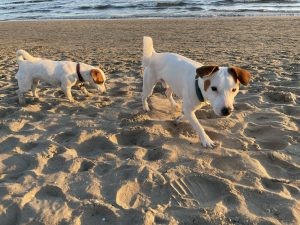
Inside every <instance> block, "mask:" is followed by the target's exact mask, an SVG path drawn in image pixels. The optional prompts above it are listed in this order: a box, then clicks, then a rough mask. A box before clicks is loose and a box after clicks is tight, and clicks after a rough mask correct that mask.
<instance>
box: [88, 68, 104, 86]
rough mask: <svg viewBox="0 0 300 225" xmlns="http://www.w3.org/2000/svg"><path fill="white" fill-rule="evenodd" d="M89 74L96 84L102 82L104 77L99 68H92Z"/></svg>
mask: <svg viewBox="0 0 300 225" xmlns="http://www.w3.org/2000/svg"><path fill="white" fill-rule="evenodd" d="M91 76H92V78H93V80H94V82H95V83H96V84H103V82H104V78H103V76H102V74H101V72H100V71H99V70H97V69H92V70H91Z"/></svg>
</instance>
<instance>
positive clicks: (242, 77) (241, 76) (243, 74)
mask: <svg viewBox="0 0 300 225" xmlns="http://www.w3.org/2000/svg"><path fill="white" fill-rule="evenodd" d="M228 73H229V74H230V75H231V76H232V77H233V79H234V81H235V82H236V83H237V81H239V82H241V84H243V85H248V84H249V82H250V78H251V74H250V73H249V72H248V71H247V70H244V69H241V68H239V67H230V68H228Z"/></svg>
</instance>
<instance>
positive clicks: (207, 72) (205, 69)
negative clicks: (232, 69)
mask: <svg viewBox="0 0 300 225" xmlns="http://www.w3.org/2000/svg"><path fill="white" fill-rule="evenodd" d="M218 70H219V67H218V66H201V67H199V68H197V69H196V73H197V75H196V78H198V77H201V78H202V77H205V76H211V75H212V74H213V73H215V72H217V71H218Z"/></svg>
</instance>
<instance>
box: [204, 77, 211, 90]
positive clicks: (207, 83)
mask: <svg viewBox="0 0 300 225" xmlns="http://www.w3.org/2000/svg"><path fill="white" fill-rule="evenodd" d="M209 86H210V80H209V79H208V80H205V81H204V91H207V89H208V88H209Z"/></svg>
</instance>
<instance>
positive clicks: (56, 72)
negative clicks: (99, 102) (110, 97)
mask: <svg viewBox="0 0 300 225" xmlns="http://www.w3.org/2000/svg"><path fill="white" fill-rule="evenodd" d="M17 62H18V64H19V70H18V72H17V74H16V78H17V80H18V86H19V90H18V97H19V102H20V104H24V103H25V99H24V93H25V92H27V91H29V90H32V94H33V96H34V97H38V94H37V91H36V87H37V85H38V82H39V81H40V80H41V81H44V82H46V83H48V84H51V85H53V86H60V87H61V88H62V90H63V91H64V93H65V95H66V97H67V98H68V99H69V101H70V102H74V98H73V97H72V93H71V87H72V86H74V85H75V84H78V82H79V79H78V75H77V71H76V65H77V63H76V62H71V61H52V60H48V59H41V58H37V57H33V56H31V55H30V54H29V53H28V52H26V51H24V50H18V51H17ZM92 69H96V70H98V71H100V73H101V74H102V76H103V79H104V81H105V79H106V78H105V74H104V72H103V71H102V70H101V69H99V68H96V67H93V66H90V65H87V64H84V63H80V73H81V75H82V77H83V79H84V81H85V82H89V83H90V84H91V85H92V86H93V87H94V88H96V89H97V90H99V91H100V92H105V91H106V88H105V85H104V83H103V84H101V85H98V84H96V83H95V82H94V81H93V78H92V77H91V74H90V73H91V70H92ZM81 89H82V91H83V92H84V93H85V94H86V95H90V93H89V92H88V91H87V90H86V88H85V87H81Z"/></svg>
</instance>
